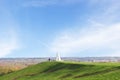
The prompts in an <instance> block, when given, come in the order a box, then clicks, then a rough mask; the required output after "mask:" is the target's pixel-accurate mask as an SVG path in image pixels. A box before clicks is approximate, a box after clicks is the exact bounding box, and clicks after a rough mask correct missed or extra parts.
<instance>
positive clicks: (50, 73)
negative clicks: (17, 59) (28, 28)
mask: <svg viewBox="0 0 120 80" xmlns="http://www.w3.org/2000/svg"><path fill="white" fill-rule="evenodd" d="M0 80H120V64H119V63H83V62H81V63H78V62H43V63H40V64H37V65H33V66H30V67H28V68H25V69H22V70H19V71H15V72H12V73H9V74H6V75H3V76H0Z"/></svg>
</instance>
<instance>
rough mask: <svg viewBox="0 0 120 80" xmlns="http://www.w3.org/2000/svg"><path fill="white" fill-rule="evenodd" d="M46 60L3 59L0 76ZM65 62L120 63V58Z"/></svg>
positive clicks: (1, 60) (73, 59) (81, 59)
mask: <svg viewBox="0 0 120 80" xmlns="http://www.w3.org/2000/svg"><path fill="white" fill-rule="evenodd" d="M48 59H49V58H48V57H46V58H1V59H0V75H4V74H7V73H11V72H14V71H18V70H21V69H24V68H26V67H29V66H31V65H36V64H38V63H41V62H46V61H48ZM62 60H63V61H68V62H94V63H96V62H100V64H101V63H104V62H105V63H109V62H114V63H117V62H120V57H82V58H80V57H78V58H77V57H63V58H62ZM51 61H55V57H52V58H51Z"/></svg>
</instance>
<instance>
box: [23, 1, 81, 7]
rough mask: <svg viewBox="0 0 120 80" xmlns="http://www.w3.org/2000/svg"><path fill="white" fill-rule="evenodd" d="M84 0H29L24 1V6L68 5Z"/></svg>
mask: <svg viewBox="0 0 120 80" xmlns="http://www.w3.org/2000/svg"><path fill="white" fill-rule="evenodd" d="M81 1H82V0H29V1H24V4H23V5H24V6H26V7H46V6H51V5H68V4H76V3H79V2H81Z"/></svg>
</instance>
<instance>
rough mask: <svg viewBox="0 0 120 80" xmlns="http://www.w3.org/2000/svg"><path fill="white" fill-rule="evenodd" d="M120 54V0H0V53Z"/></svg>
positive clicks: (97, 55) (45, 55)
mask: <svg viewBox="0 0 120 80" xmlns="http://www.w3.org/2000/svg"><path fill="white" fill-rule="evenodd" d="M57 52H58V53H60V54H61V56H64V57H92V56H96V57H99V56H120V1H119V0H0V57H54V56H55V55H56V53H57Z"/></svg>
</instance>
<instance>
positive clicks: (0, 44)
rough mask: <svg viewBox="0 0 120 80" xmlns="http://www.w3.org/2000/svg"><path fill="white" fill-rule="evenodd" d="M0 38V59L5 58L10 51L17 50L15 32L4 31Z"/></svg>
mask: <svg viewBox="0 0 120 80" xmlns="http://www.w3.org/2000/svg"><path fill="white" fill-rule="evenodd" d="M3 32H4V34H2V33H1V32H0V34H1V36H0V57H5V56H6V55H8V54H10V53H11V52H12V51H14V50H16V49H18V43H17V37H16V33H15V31H13V30H12V31H10V30H6V31H3Z"/></svg>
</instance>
